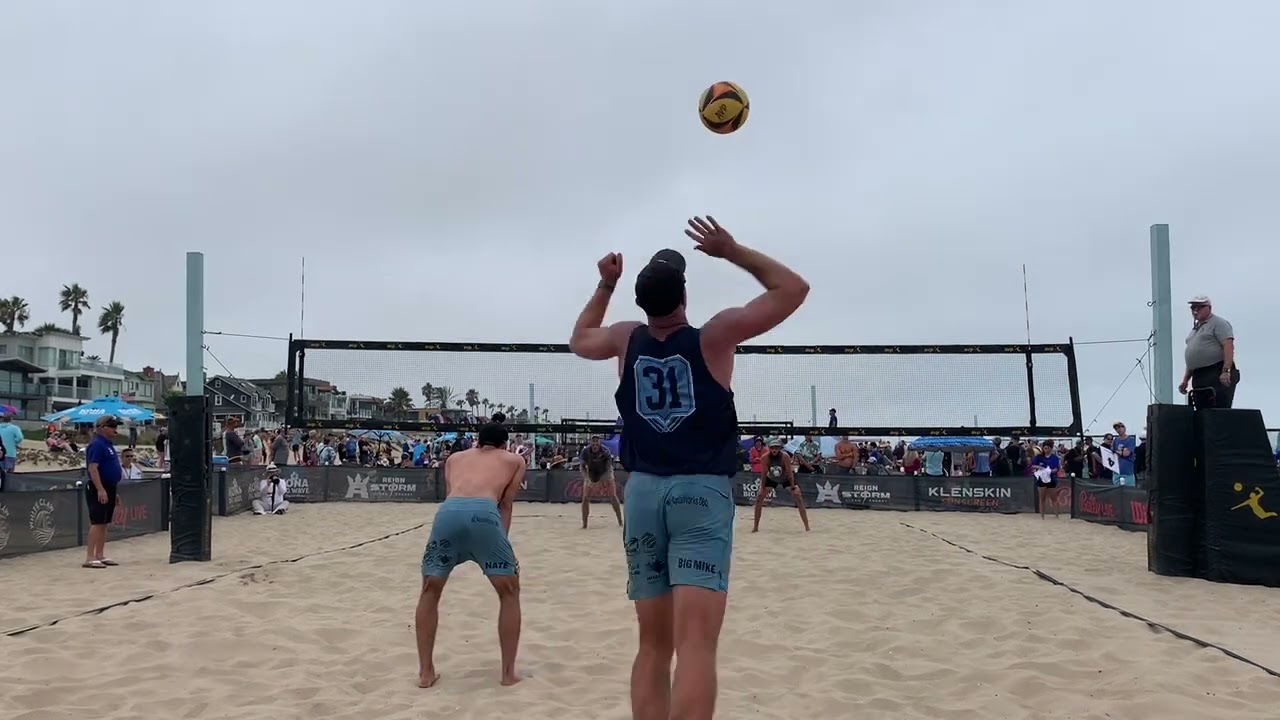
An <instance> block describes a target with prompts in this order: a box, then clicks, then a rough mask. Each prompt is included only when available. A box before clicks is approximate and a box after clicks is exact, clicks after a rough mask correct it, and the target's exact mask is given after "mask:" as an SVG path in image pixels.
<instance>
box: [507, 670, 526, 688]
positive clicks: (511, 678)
mask: <svg viewBox="0 0 1280 720" xmlns="http://www.w3.org/2000/svg"><path fill="white" fill-rule="evenodd" d="M523 679H524V678H522V677H520V674H519V673H516V672H510V673H507V674H506V675H504V676H503V677H502V684H503V685H507V686H511V685H515V684H516V683H518V682H520V681H521V680H523Z"/></svg>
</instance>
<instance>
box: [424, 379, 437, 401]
mask: <svg viewBox="0 0 1280 720" xmlns="http://www.w3.org/2000/svg"><path fill="white" fill-rule="evenodd" d="M422 399H423V401H424V402H425V403H426V404H427V405H430V404H431V403H433V402H435V399H436V386H435V385H432V384H431V383H423V384H422Z"/></svg>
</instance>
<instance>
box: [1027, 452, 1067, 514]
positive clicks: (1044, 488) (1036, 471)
mask: <svg viewBox="0 0 1280 720" xmlns="http://www.w3.org/2000/svg"><path fill="white" fill-rule="evenodd" d="M1061 467H1062V461H1061V459H1059V458H1058V453H1057V452H1056V451H1055V450H1054V448H1053V441H1052V440H1045V441H1044V442H1043V443H1041V444H1040V452H1039V453H1037V454H1036V456H1035V457H1034V458H1032V459H1031V470H1032V473H1031V474H1032V476H1033V477H1035V479H1036V491H1037V493H1038V494H1039V496H1040V517H1044V511H1045V508H1046V507H1048V506H1053V515H1054V517H1057V516H1058V513H1059V512H1060V511H1061V508H1060V507H1059V503H1058V501H1057V497H1056V493H1055V492H1054V491H1055V490H1057V489H1058V469H1059V468H1061Z"/></svg>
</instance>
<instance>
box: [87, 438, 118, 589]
mask: <svg viewBox="0 0 1280 720" xmlns="http://www.w3.org/2000/svg"><path fill="white" fill-rule="evenodd" d="M119 427H120V421H119V420H117V419H115V418H114V417H111V416H107V417H101V418H98V422H97V423H96V432H94V434H93V439H92V440H90V441H89V446H88V447H86V448H85V451H84V456H85V462H86V463H88V465H89V483H88V484H86V485H85V486H84V500H85V504H86V505H87V506H88V507H89V539H88V542H87V543H86V544H85V552H86V554H85V561H84V565H83V567H87V568H105V567H110V566H112V565H119V563H117V562H116V561H115V560H112V559H110V558H108V557H107V526H108V525H110V524H111V519H112V517H114V516H115V514H116V486H118V485H119V484H120V478H121V477H122V476H123V475H124V471H123V470H122V469H121V467H120V456H119V455H118V454H116V445H115V442H114V441H115V437H116V432H117V428H119Z"/></svg>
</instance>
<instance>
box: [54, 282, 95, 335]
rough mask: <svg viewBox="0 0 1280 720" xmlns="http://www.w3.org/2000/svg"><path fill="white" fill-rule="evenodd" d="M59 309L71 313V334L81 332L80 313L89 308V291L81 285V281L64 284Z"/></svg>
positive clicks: (59, 298)
mask: <svg viewBox="0 0 1280 720" xmlns="http://www.w3.org/2000/svg"><path fill="white" fill-rule="evenodd" d="M58 309H59V310H62V312H69V313H71V334H72V335H79V334H80V315H81V314H82V313H83V312H84V311H85V310H88V309H89V291H88V290H85V289H84V288H82V287H80V283H71V284H70V285H63V286H62V292H61V293H60V294H59V296H58Z"/></svg>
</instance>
